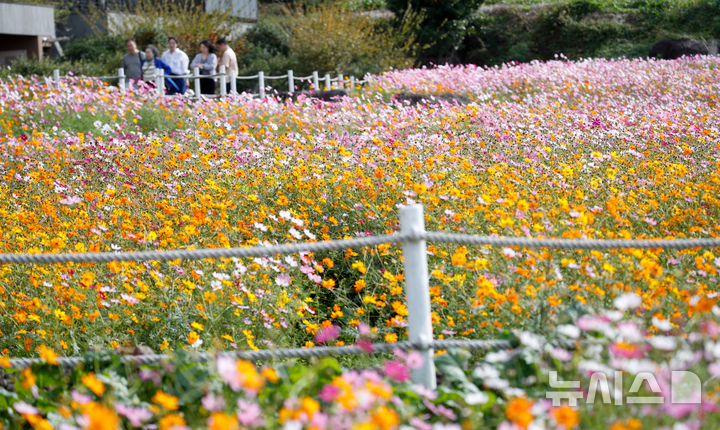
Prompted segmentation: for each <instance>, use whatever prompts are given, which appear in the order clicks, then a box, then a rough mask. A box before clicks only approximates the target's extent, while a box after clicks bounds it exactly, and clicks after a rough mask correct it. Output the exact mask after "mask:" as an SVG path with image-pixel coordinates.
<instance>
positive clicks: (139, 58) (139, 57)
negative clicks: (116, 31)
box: [122, 39, 145, 81]
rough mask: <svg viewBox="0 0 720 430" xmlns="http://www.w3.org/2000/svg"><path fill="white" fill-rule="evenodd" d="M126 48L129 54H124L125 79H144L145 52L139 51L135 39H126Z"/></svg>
mask: <svg viewBox="0 0 720 430" xmlns="http://www.w3.org/2000/svg"><path fill="white" fill-rule="evenodd" d="M125 48H127V54H125V55H124V56H123V60H122V64H123V69H124V71H125V79H126V80H132V81H137V80H140V79H142V62H143V60H144V59H145V54H143V53H142V52H140V51H138V49H137V45H136V44H135V40H133V39H127V40H126V41H125Z"/></svg>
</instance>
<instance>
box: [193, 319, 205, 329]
mask: <svg viewBox="0 0 720 430" xmlns="http://www.w3.org/2000/svg"><path fill="white" fill-rule="evenodd" d="M190 326H191V327H192V328H194V329H195V330H199V331H203V330H204V328H203V325H202V324H200V323H199V322H195V321H193V322H192V324H190Z"/></svg>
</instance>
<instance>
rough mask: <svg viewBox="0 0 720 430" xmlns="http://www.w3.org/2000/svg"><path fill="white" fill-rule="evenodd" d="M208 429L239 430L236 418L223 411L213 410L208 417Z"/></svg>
mask: <svg viewBox="0 0 720 430" xmlns="http://www.w3.org/2000/svg"><path fill="white" fill-rule="evenodd" d="M208 429H209V430H240V423H238V420H237V418H235V417H234V416H231V415H228V414H226V413H224V412H214V413H213V414H212V415H210V418H208Z"/></svg>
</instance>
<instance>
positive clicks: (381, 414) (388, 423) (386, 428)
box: [372, 405, 400, 430]
mask: <svg viewBox="0 0 720 430" xmlns="http://www.w3.org/2000/svg"><path fill="white" fill-rule="evenodd" d="M372 423H373V425H375V427H376V428H379V429H382V430H390V429H394V428H396V427H397V426H398V425H399V424H400V418H399V417H398V414H397V412H395V411H394V410H392V409H390V408H389V407H387V406H384V405H383V406H380V407H379V408H377V410H376V411H375V412H374V413H373V414H372Z"/></svg>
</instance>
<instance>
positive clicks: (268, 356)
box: [10, 339, 512, 369]
mask: <svg viewBox="0 0 720 430" xmlns="http://www.w3.org/2000/svg"><path fill="white" fill-rule="evenodd" d="M508 348H512V343H511V342H510V341H507V340H476V339H447V340H435V341H433V342H430V343H425V342H411V341H400V342H395V343H374V344H371V345H370V347H369V348H367V349H365V348H363V347H361V346H358V345H345V346H316V347H313V348H282V349H261V350H257V351H252V350H249V351H232V352H221V353H218V354H211V353H207V352H201V353H197V354H195V355H193V359H194V360H193V361H195V362H201V361H210V360H213V359H215V358H216V357H219V356H226V357H233V358H239V359H243V360H248V361H263V360H278V359H288V358H315V357H330V356H333V357H337V356H342V355H360V354H366V353H371V354H382V353H388V352H393V351H395V350H401V351H412V350H416V351H417V350H427V349H435V350H441V349H469V350H498V349H508ZM169 357H170V356H169V355H167V354H146V355H123V356H121V361H122V362H124V363H134V364H151V363H157V362H158V361H162V360H166V359H168V358H169ZM111 359H112V357H111V356H110V355H107V356H105V357H99V358H98V357H58V359H57V360H58V365H59V366H61V367H75V366H77V365H79V364H81V363H85V362H87V361H94V360H100V361H109V360H111ZM44 362H45V361H44V360H43V359H41V358H11V359H10V366H11V367H13V368H16V369H22V368H25V367H28V366H32V365H34V364H41V363H44Z"/></svg>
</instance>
